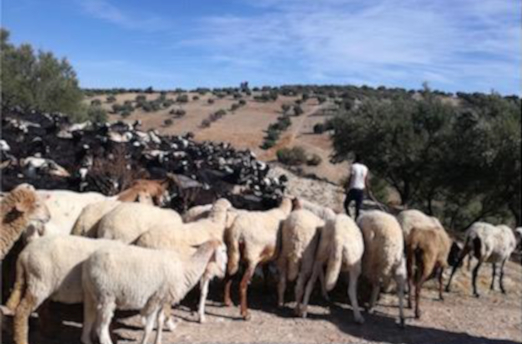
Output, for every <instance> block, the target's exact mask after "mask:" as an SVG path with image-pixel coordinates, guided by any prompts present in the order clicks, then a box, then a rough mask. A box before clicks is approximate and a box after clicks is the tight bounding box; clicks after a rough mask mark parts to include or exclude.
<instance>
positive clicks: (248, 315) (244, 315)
mask: <svg viewBox="0 0 522 344" xmlns="http://www.w3.org/2000/svg"><path fill="white" fill-rule="evenodd" d="M241 316H242V317H243V320H245V321H249V320H250V318H251V316H250V313H244V314H241Z"/></svg>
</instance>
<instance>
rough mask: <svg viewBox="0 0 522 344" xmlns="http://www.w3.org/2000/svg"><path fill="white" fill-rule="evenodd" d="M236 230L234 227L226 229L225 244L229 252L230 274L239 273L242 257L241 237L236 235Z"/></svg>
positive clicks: (228, 270) (228, 269) (228, 265)
mask: <svg viewBox="0 0 522 344" xmlns="http://www.w3.org/2000/svg"><path fill="white" fill-rule="evenodd" d="M234 232H235V231H234V227H232V228H231V230H227V231H225V244H226V245H227V252H228V263H227V274H228V275H230V276H232V275H235V274H236V273H237V270H238V268H239V258H240V257H239V255H240V252H239V238H237V237H236V235H235V233H234Z"/></svg>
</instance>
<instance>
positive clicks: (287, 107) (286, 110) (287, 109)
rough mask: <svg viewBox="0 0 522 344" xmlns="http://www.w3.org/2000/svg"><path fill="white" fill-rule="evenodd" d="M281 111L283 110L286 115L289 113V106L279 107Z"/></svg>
mask: <svg viewBox="0 0 522 344" xmlns="http://www.w3.org/2000/svg"><path fill="white" fill-rule="evenodd" d="M281 110H283V113H287V112H288V111H290V105H289V104H283V105H281Z"/></svg>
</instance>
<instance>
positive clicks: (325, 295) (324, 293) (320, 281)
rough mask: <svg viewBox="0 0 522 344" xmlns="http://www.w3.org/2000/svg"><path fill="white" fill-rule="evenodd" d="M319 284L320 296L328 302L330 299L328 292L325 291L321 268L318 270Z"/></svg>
mask: <svg viewBox="0 0 522 344" xmlns="http://www.w3.org/2000/svg"><path fill="white" fill-rule="evenodd" d="M319 283H321V294H322V295H323V299H324V300H325V301H327V302H329V301H330V297H329V296H328V291H327V290H326V281H325V280H324V270H323V268H321V269H320V270H319Z"/></svg>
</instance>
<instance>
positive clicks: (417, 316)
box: [415, 311, 422, 319]
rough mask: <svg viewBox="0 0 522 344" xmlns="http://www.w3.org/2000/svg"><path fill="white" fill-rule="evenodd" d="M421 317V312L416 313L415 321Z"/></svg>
mask: <svg viewBox="0 0 522 344" xmlns="http://www.w3.org/2000/svg"><path fill="white" fill-rule="evenodd" d="M421 315H422V313H421V311H416V312H415V319H420V317H421Z"/></svg>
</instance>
